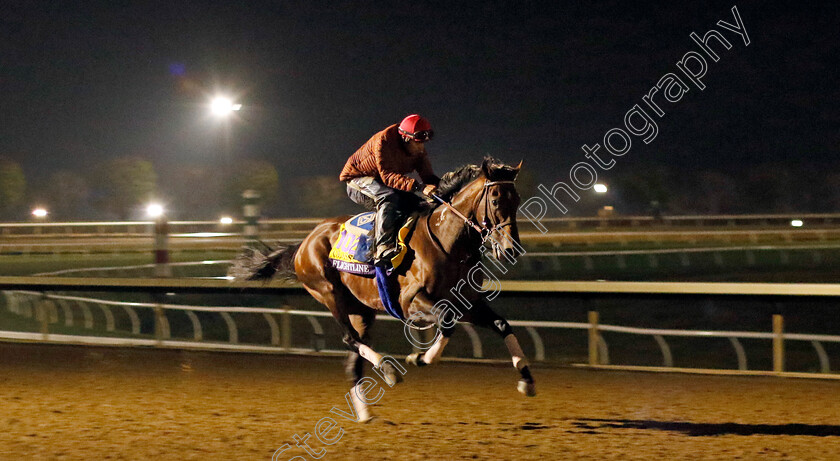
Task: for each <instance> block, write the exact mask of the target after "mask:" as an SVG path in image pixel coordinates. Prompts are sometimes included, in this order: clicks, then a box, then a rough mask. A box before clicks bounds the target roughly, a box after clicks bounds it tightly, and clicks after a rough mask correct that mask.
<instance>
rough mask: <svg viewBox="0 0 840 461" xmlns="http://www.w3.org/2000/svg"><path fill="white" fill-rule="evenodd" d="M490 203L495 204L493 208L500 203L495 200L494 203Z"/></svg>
mask: <svg viewBox="0 0 840 461" xmlns="http://www.w3.org/2000/svg"><path fill="white" fill-rule="evenodd" d="M490 203H492V204H493V206H496V205H498V204H499V201H498V200H493V201H492V202H490Z"/></svg>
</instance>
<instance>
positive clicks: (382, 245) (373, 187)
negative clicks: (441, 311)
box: [340, 114, 440, 267]
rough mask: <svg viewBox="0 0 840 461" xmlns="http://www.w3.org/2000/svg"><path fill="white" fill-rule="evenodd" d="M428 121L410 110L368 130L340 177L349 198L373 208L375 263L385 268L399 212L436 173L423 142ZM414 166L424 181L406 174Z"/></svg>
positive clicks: (427, 188) (433, 185) (429, 190)
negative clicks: (371, 131) (370, 134)
mask: <svg viewBox="0 0 840 461" xmlns="http://www.w3.org/2000/svg"><path fill="white" fill-rule="evenodd" d="M432 134H433V132H432V126H431V124H429V121H428V120H426V119H425V118H424V117H421V116H419V115H416V114H415V115H409V116H408V117H406V118H405V119H403V121H402V122H401V123H400V124H399V125H391V126H389V127H388V128H385V129H384V130H382V131H380V132H379V133H376V134H375V135H373V137H372V138H370V140H368V142H366V143H365V144H364V145H363V146H362V147H360V148H359V150H357V151H356V152H355V153H354V154H353V155H351V156H350V158H349V159H348V160H347V163H346V164H345V165H344V169H343V170H341V176H340V179H341V180H342V181H345V182H346V183H347V195H348V196H349V197H350V199H351V200H353V201H354V202H356V203H358V204H359V205H362V206H364V207H365V208H367V209H369V210H376V228H375V231H376V237H375V248H376V251H375V253H374V264H375V265H377V266H380V267H387V266H388V265H389V264H390V261H391V258H392V257H394V256H395V255H396V253H397V251H398V249H397V248H396V230H397V229H396V227H397V224H398V223H399V222H401V221H402V219H401V218H402V213H410V212H411V211H414V210H415V209H417V208H419V206H420V203H421V199H420V198H419V197H418V196H417V195H415V194H414V192H420V191H422V192H423V194H424V195H427V196H431V194H433V193H434V192H435V190H436V189H437V185H438V183H439V182H440V178H438V177H437V176H435V174H434V172H433V171H432V164H431V163H430V162H429V157H428V153H427V152H426V142H427V141H429V140H430V139H432ZM413 171H416V172H417V173H418V174H419V175H420V179H422V180H423V184H421V183H419V182H418V181H417V180H415V179H414V178H411V177H408V176H406V174H408V173H411V172H413Z"/></svg>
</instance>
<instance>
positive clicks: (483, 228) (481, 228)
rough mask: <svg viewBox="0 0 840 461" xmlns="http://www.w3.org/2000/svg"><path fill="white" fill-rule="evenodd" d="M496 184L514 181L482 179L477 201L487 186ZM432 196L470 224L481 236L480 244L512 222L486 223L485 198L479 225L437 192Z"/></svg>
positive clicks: (486, 206) (486, 208)
mask: <svg viewBox="0 0 840 461" xmlns="http://www.w3.org/2000/svg"><path fill="white" fill-rule="evenodd" d="M498 184H514V182H513V181H484V188H483V189H482V191H481V197H479V198H478V201H479V202H480V201H481V200H482V199H483V198H484V196H485V195H486V194H487V188H489V187H490V186H495V185H498ZM432 198H434V199H435V200H437V201H438V202H440V203H441V205H443V206H445V207H446V208H447V209H448V210H449V211H451V212H452V213H454V214H455V216H458V217H459V218H461V219H462V220H463V221H464V224H466V225H467V226H470V227H472V228H473V229H475V231H476V232H478V235H480V236H481V243H482V245H483V244H484V243H485V242H487V240H488V239H490V238H491V237H490V236H491V235H492V234H493V232H496V231H497V230H500V229H504V228H505V227H508V226H510V225H511V224H512V223H511V221H507V222H504V223H498V224H496V225H495V226H493V227H489V226H488V225H487V214H488V213H487V212H488V208H489V205H488V204H487V200H484V222H483V223H482V224H481V225H479V224H477V223H476V222H475V221H473V220H472V219H470V218H468V217H466V216H464V214H463V213H461V212H460V211H458V210H456V209H455V207H454V206H452V205H450V204H449V202H447V201H446V200H444V199H442V198H440V197H439V196H438V195H437V194H432Z"/></svg>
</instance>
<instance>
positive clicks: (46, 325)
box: [35, 293, 50, 341]
mask: <svg viewBox="0 0 840 461" xmlns="http://www.w3.org/2000/svg"><path fill="white" fill-rule="evenodd" d="M35 309H36V311H35V315H36V316H37V318H38V320H40V322H41V335H42V336H43V337H44V341H46V340H48V339H49V337H50V316H49V312H47V295H46V294H45V293H41V298H40V299H39V300H38V303H37V304H36V305H35Z"/></svg>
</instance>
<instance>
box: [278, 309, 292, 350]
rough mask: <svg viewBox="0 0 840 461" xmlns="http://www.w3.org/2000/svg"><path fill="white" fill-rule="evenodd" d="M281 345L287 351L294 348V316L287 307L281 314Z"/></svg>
mask: <svg viewBox="0 0 840 461" xmlns="http://www.w3.org/2000/svg"><path fill="white" fill-rule="evenodd" d="M280 345H281V346H282V347H283V349H284V350H285V351H287V352H288V351H289V349H291V348H292V316H291V314H289V309H288V308H285V307H284V308H283V309H282V311H281V314H280Z"/></svg>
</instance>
